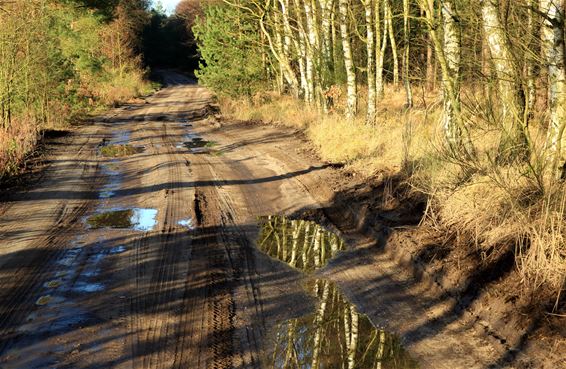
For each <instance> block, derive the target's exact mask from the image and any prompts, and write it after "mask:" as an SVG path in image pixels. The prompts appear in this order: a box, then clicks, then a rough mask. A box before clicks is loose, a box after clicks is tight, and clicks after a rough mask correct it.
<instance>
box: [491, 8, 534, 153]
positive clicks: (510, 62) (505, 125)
mask: <svg viewBox="0 0 566 369" xmlns="http://www.w3.org/2000/svg"><path fill="white" fill-rule="evenodd" d="M498 9H499V0H482V1H481V12H482V21H483V27H484V32H485V35H486V38H487V43H488V46H489V50H490V52H491V56H492V61H493V65H494V68H495V73H496V75H497V79H498V90H499V99H500V101H501V109H500V112H501V114H500V115H501V116H500V120H501V123H502V134H501V141H500V149H499V160H501V161H504V162H509V161H512V160H515V159H525V158H526V156H527V154H528V143H527V138H526V132H525V126H526V117H525V116H524V114H525V98H524V94H523V89H522V86H521V77H520V75H519V71H518V69H517V65H516V62H515V60H514V59H513V55H512V53H511V50H510V44H509V40H508V39H507V35H506V32H505V29H504V27H503V25H502V24H501V20H500V19H499V13H498Z"/></svg>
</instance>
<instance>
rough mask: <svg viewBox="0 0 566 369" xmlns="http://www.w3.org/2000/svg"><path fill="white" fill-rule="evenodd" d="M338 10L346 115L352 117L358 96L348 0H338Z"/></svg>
mask: <svg viewBox="0 0 566 369" xmlns="http://www.w3.org/2000/svg"><path fill="white" fill-rule="evenodd" d="M338 10H339V15H340V35H341V37H342V50H343V52H344V65H345V67H346V79H347V97H346V99H347V106H346V117H348V118H353V117H354V116H355V115H356V113H357V110H358V97H357V86H356V69H355V67H354V58H353V57H352V45H351V42H350V32H349V27H348V0H339V2H338Z"/></svg>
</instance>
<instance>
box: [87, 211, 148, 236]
mask: <svg viewBox="0 0 566 369" xmlns="http://www.w3.org/2000/svg"><path fill="white" fill-rule="evenodd" d="M156 217H157V209H141V208H133V209H124V210H111V211H106V212H103V213H98V214H94V215H92V216H90V217H89V218H88V219H87V224H88V225H89V227H90V228H94V229H96V228H127V229H132V230H135V231H150V230H152V229H153V228H154V227H155V226H156V224H157V220H156Z"/></svg>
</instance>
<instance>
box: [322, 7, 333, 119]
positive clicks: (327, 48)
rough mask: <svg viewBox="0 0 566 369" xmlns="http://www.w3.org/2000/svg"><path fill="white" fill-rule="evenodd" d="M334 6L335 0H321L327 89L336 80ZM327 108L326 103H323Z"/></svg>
mask: <svg viewBox="0 0 566 369" xmlns="http://www.w3.org/2000/svg"><path fill="white" fill-rule="evenodd" d="M333 8H334V1H333V0H320V18H321V27H322V30H321V33H322V58H321V59H322V63H321V72H320V73H321V84H322V88H323V90H324V91H326V90H327V89H328V88H329V87H330V84H331V83H332V81H334V73H333V72H334V66H333V60H334V59H333V57H332V52H333V51H332V49H333V43H332V10H333ZM323 106H324V108H325V109H327V106H326V104H323Z"/></svg>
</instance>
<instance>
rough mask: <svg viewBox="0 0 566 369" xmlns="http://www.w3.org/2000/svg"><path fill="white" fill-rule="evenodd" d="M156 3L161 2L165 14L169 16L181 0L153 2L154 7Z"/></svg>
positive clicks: (155, 0) (156, 0) (154, 0)
mask: <svg viewBox="0 0 566 369" xmlns="http://www.w3.org/2000/svg"><path fill="white" fill-rule="evenodd" d="M158 1H161V3H162V4H163V6H164V7H165V10H167V14H171V13H172V12H173V11H174V10H175V7H176V6H177V4H179V1H181V0H153V4H154V5H155V4H156V3H157V2H158Z"/></svg>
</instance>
